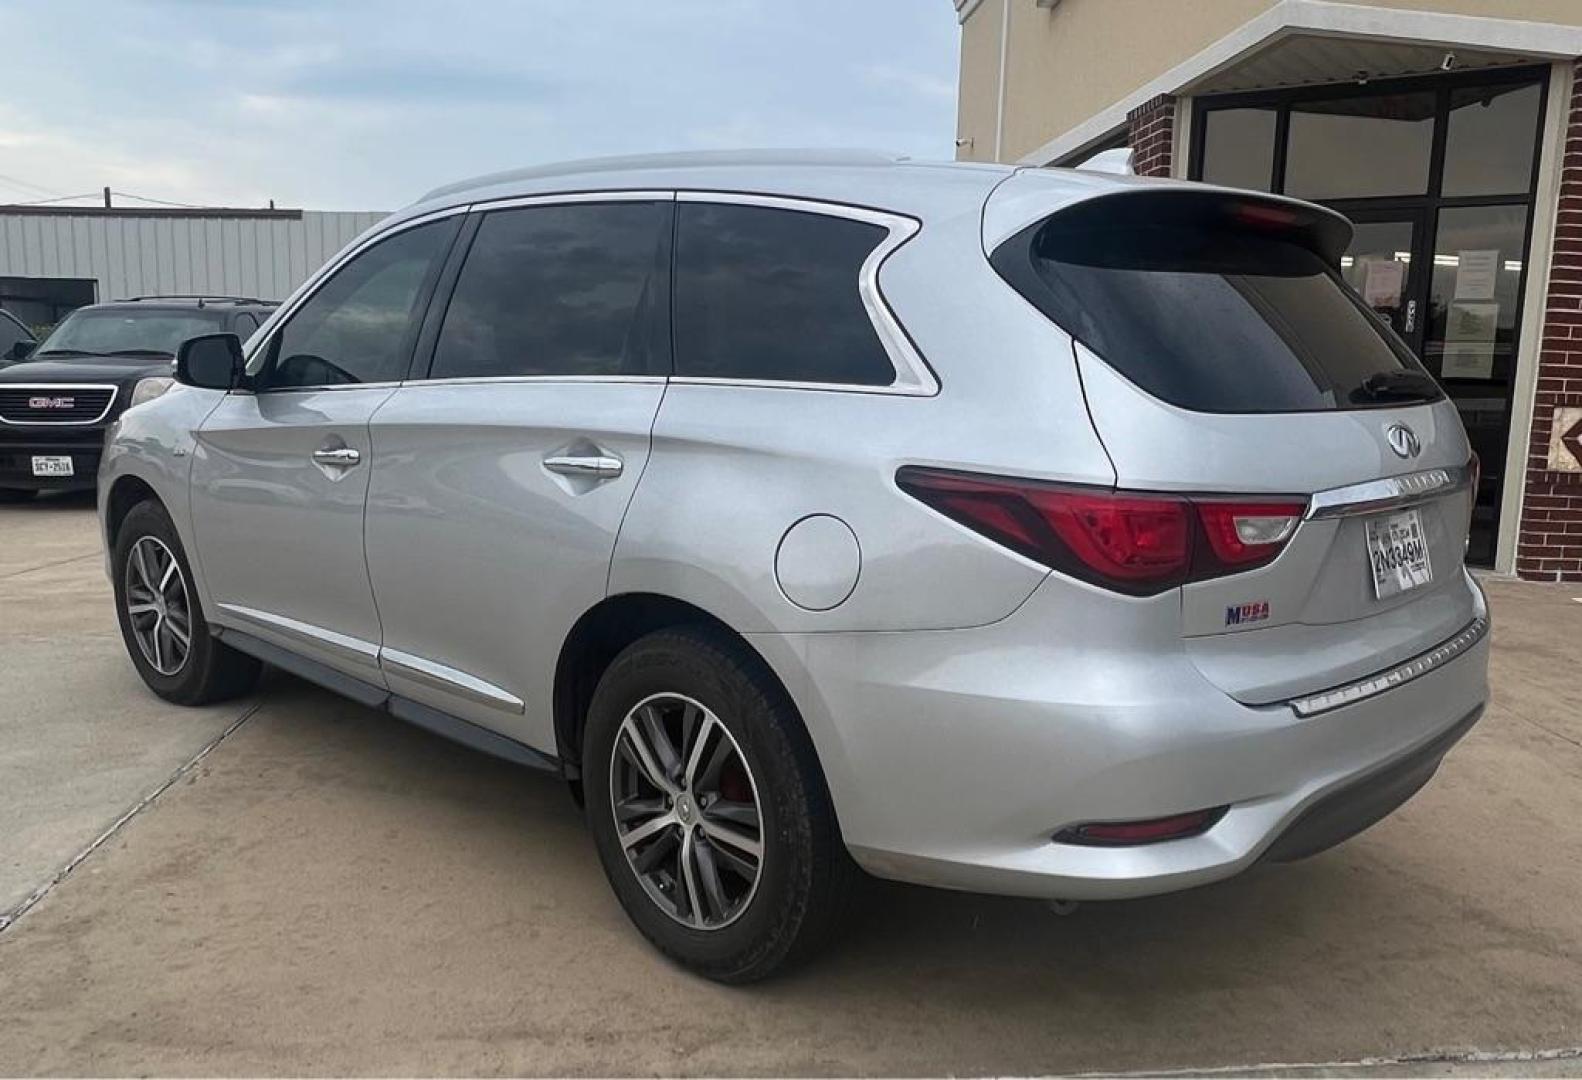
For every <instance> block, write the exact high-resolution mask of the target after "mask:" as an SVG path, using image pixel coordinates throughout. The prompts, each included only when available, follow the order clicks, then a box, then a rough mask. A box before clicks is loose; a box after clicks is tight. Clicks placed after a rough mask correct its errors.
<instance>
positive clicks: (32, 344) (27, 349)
mask: <svg viewBox="0 0 1582 1080" xmlns="http://www.w3.org/2000/svg"><path fill="white" fill-rule="evenodd" d="M36 348H38V342H36V341H27V340H25V339H24V340H22V341H16V342H12V344H11V347H10V348H9V349H7V350H6V352H5V357H4V359H6V360H9V361H11V362H12V363H13V364H15V363H17V362H18V361H20V360H26V359H27V358H28V357H30V356H32V355H33V350H34V349H36Z"/></svg>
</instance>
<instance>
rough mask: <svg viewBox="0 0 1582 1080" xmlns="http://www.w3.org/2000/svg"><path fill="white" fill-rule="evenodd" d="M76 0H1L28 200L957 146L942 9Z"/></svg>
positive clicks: (11, 165)
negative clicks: (645, 158) (740, 151)
mask: <svg viewBox="0 0 1582 1080" xmlns="http://www.w3.org/2000/svg"><path fill="white" fill-rule="evenodd" d="M62 3H63V0H8V2H7V3H5V4H3V5H0V40H4V41H7V42H8V43H25V47H14V48H12V49H11V50H9V51H8V60H7V65H8V66H7V82H6V93H5V95H4V97H3V99H0V100H3V103H4V107H3V108H0V147H3V148H4V154H3V161H0V172H3V173H4V174H5V175H6V176H8V177H11V178H13V179H19V180H22V181H23V182H24V184H25V185H29V186H28V187H27V188H26V190H29V191H31V190H33V189H34V188H35V187H38V188H44V189H47V190H48V191H50V192H52V193H59V194H67V193H76V192H80V191H96V190H98V189H99V188H100V187H102V186H103V185H104V184H106V183H114V184H120V185H124V186H125V187H126V188H128V189H129V190H132V191H137V192H138V193H139V194H144V195H150V196H154V197H157V198H165V199H170V200H172V201H177V202H193V203H205V204H220V203H237V204H243V205H257V204H258V203H260V202H262V201H264V200H266V199H268V198H274V199H275V200H276V201H277V202H278V203H279V204H280V205H283V206H306V207H309V208H326V209H328V208H336V209H370V208H394V207H397V206H400V205H403V204H404V203H406V202H408V201H410V200H411V199H413V198H415V197H416V196H417V195H419V194H421V193H422V192H423V191H426V190H428V189H430V188H433V187H437V186H440V185H442V184H445V183H448V182H451V181H454V180H457V179H460V178H463V177H466V176H470V175H476V174H481V173H488V172H495V171H499V170H502V169H508V168H515V167H520V166H524V165H533V164H539V163H544V162H550V161H556V160H565V159H571V158H582V157H591V156H598V155H604V154H625V153H641V152H650V151H662V150H672V149H689V148H697V147H730V146H779V147H787V146H840V147H851V146H875V147H880V148H884V149H893V150H897V151H900V152H903V153H909V154H912V155H914V156H917V157H933V158H948V157H950V156H951V154H952V146H951V140H952V137H953V135H954V128H955V116H954V113H955V108H954V85H955V78H956V54H957V45H958V40H957V35H958V30H957V27H956V22H955V19H954V17H953V15H952V13H951V10H950V6H949V5H947V4H945V3H943V2H942V0H858V2H853V0H796V2H787V0H665V2H663V3H655V2H653V0H599V2H598V3H589V2H585V0H579V2H577V3H574V4H570V5H567V4H550V3H531V4H529V3H523V2H520V0H468V2H466V3H450V4H445V5H441V6H440V7H439V8H436V7H435V5H433V3H432V2H431V0H337V2H335V3H329V4H326V3H322V2H316V0H315V2H309V0H224V2H219V3H215V2H211V0H202V2H199V0H122V2H120V3H117V4H116V5H115V8H114V10H115V13H116V17H114V18H110V17H104V18H73V19H63V18H61V12H60V7H61V6H62ZM105 10H106V11H108V10H109V8H108V7H106V9H105ZM134 184H135V185H137V186H133V185H134ZM12 191H13V188H4V189H0V198H6V197H9V195H10V193H11V192H12ZM18 197H20V194H19V195H18Z"/></svg>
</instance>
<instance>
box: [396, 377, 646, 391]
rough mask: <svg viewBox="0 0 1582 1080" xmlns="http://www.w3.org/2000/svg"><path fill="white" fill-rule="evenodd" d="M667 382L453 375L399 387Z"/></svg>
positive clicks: (618, 378)
mask: <svg viewBox="0 0 1582 1080" xmlns="http://www.w3.org/2000/svg"><path fill="white" fill-rule="evenodd" d="M668 381H669V380H668V379H667V378H666V377H665V376H663V375H453V376H449V377H447V378H443V379H407V380H406V381H405V382H403V383H401V384H400V385H402V386H404V387H409V388H413V387H419V386H470V385H473V384H487V385H490V386H496V385H499V384H501V383H635V384H639V385H645V386H663V385H664V384H665V383H666V382H668Z"/></svg>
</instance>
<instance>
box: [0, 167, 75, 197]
mask: <svg viewBox="0 0 1582 1080" xmlns="http://www.w3.org/2000/svg"><path fill="white" fill-rule="evenodd" d="M0 183H3V184H5V186H6V187H9V188H15V189H16V190H17V191H21V192H23V193H25V194H32V195H33V196H35V197H37V196H40V195H43V196H46V197H49V196H55V195H59V194H60V192H58V191H56V190H55V189H54V188H47V187H43V186H41V185H39V184H35V183H32V182H30V181H27V180H21V179H18V178H17V177H15V176H6V175H5V174H4V173H0Z"/></svg>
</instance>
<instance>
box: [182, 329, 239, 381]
mask: <svg viewBox="0 0 1582 1080" xmlns="http://www.w3.org/2000/svg"><path fill="white" fill-rule="evenodd" d="M244 364H245V361H244V360H243V357H242V339H241V338H239V337H237V336H236V335H235V334H204V335H203V336H202V337H195V338H188V339H187V340H186V341H183V342H182V343H181V348H179V349H177V350H176V381H177V382H179V383H181V384H182V385H184V386H201V387H203V388H204V389H205V390H234V389H236V388H237V387H238V386H240V385H241V382H242V369H243V366H244Z"/></svg>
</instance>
